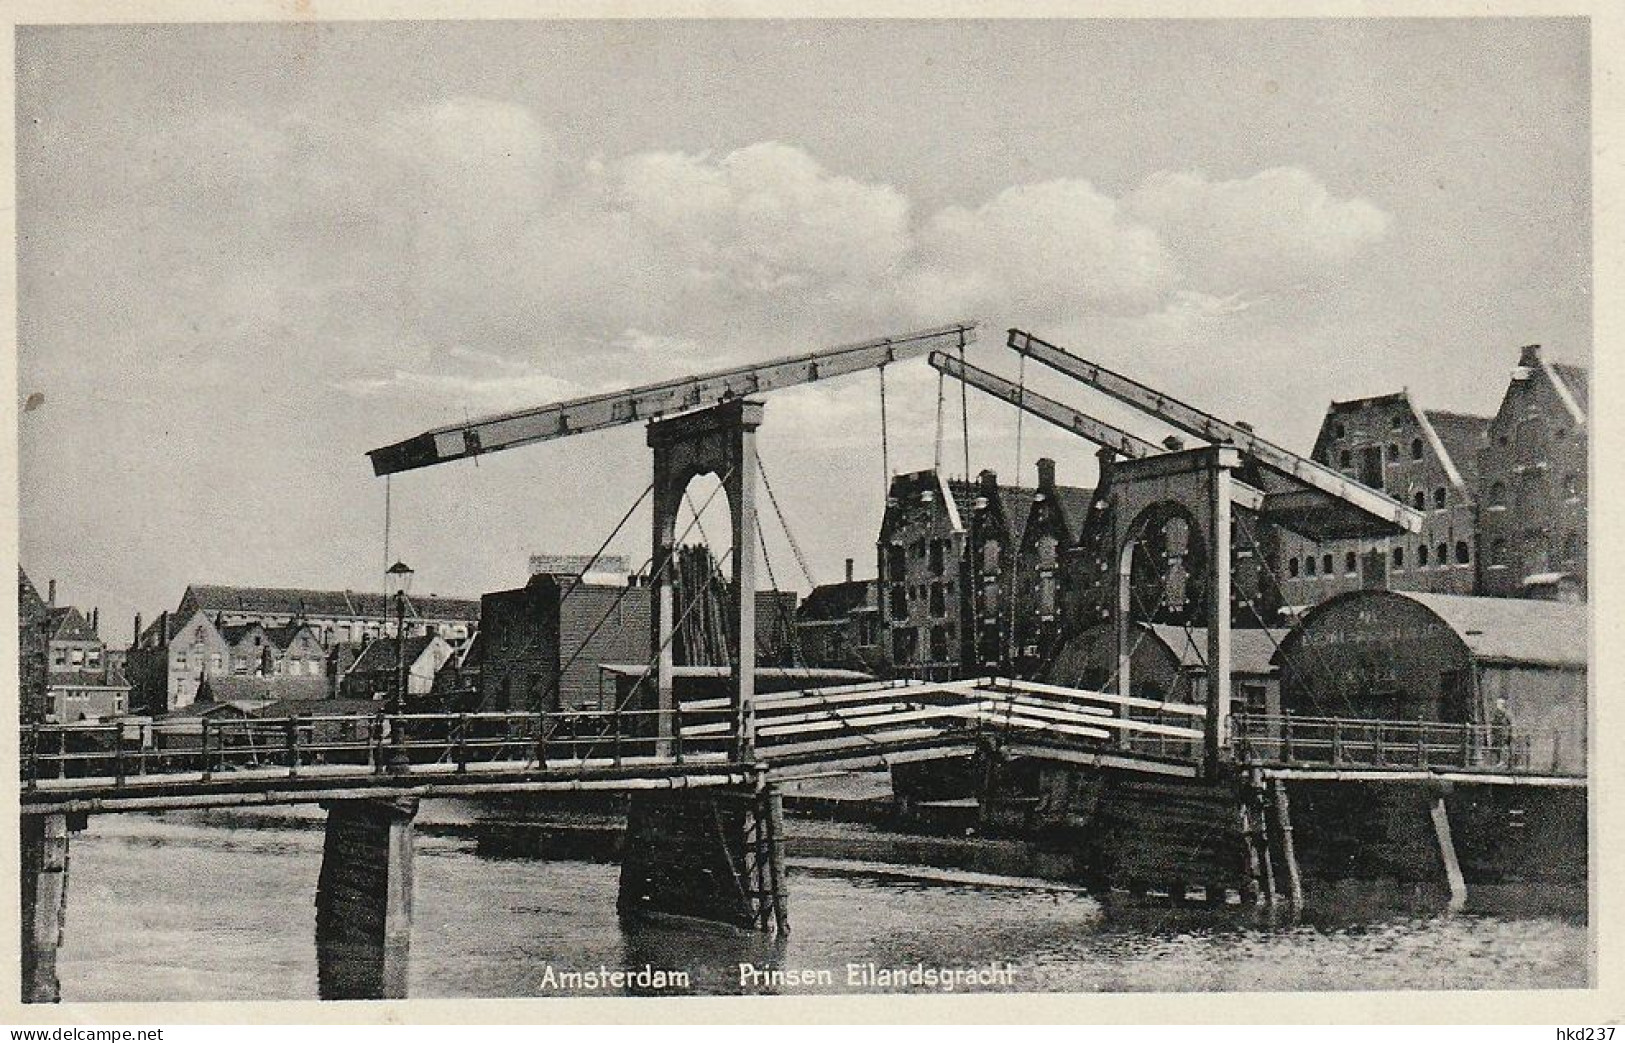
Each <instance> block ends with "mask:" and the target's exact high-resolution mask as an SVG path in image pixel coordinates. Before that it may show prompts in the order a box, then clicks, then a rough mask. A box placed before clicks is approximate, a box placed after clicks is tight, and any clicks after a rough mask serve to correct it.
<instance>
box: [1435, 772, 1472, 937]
mask: <svg viewBox="0 0 1625 1043" xmlns="http://www.w3.org/2000/svg"><path fill="white" fill-rule="evenodd" d="M1429 814H1430V816H1431V817H1432V819H1433V835H1434V836H1435V837H1436V838H1438V841H1439V856H1440V858H1441V859H1442V860H1443V862H1444V874H1445V879H1446V880H1447V881H1448V882H1449V884H1450V911H1451V912H1453V913H1457V912H1460V911H1461V910H1462V909H1463V908H1464V907H1465V906H1466V904H1467V881H1466V878H1465V877H1463V876H1462V873H1461V863H1460V862H1458V861H1457V860H1456V844H1455V840H1454V839H1453V838H1452V836H1451V833H1450V809H1449V808H1448V807H1447V806H1446V805H1445V798H1444V795H1443V794H1439V795H1437V796H1435V797H1434V798H1433V806H1432V808H1431V809H1430V811H1429Z"/></svg>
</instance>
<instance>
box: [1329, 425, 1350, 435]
mask: <svg viewBox="0 0 1625 1043" xmlns="http://www.w3.org/2000/svg"><path fill="white" fill-rule="evenodd" d="M1346 433H1347V429H1346V428H1344V427H1343V425H1342V424H1333V425H1332V437H1333V438H1342V437H1343V436H1344V435H1345V434H1346Z"/></svg>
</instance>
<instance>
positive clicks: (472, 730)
mask: <svg viewBox="0 0 1625 1043" xmlns="http://www.w3.org/2000/svg"><path fill="white" fill-rule="evenodd" d="M658 724H659V713H658V711H655V710H581V711H567V712H566V711H561V712H550V713H543V714H536V713H518V712H508V713H461V714H389V713H378V714H300V715H295V716H289V717H274V718H272V717H249V718H240V719H237V718H234V719H227V720H213V719H210V718H207V717H204V718H201V719H197V720H189V721H169V722H166V721H155V722H146V721H108V722H81V723H76V724H57V725H48V724H40V725H34V726H31V727H28V728H25V729H24V730H23V734H22V743H21V751H20V752H21V757H20V765H19V767H20V768H21V775H22V782H23V785H24V787H25V788H34V787H36V786H38V785H39V784H40V783H41V782H43V781H49V780H55V779H71V778H86V779H91V778H94V779H105V780H112V782H113V783H114V784H115V785H122V784H123V783H124V782H126V781H127V780H130V779H132V778H141V777H144V776H154V775H164V776H169V775H181V774H191V775H195V776H196V777H198V778H199V779H200V780H202V781H209V780H211V779H213V778H215V777H218V776H222V775H227V774H230V773H234V772H244V771H262V772H263V771H265V770H266V769H272V770H273V771H275V770H280V771H281V772H282V773H284V774H287V775H297V774H298V773H299V772H300V771H301V770H302V769H318V768H321V769H330V770H343V769H344V768H346V767H347V768H349V769H351V770H354V771H359V772H365V771H369V770H370V771H373V772H378V773H382V772H385V771H389V770H400V769H405V770H441V771H455V772H468V771H477V770H482V766H486V765H496V766H504V765H506V766H515V765H519V766H524V765H536V766H544V765H545V766H550V767H552V766H569V765H572V764H574V765H581V766H597V767H619V766H622V765H625V764H629V763H637V762H639V761H646V760H649V759H660V760H677V761H682V760H683V759H684V758H692V757H705V756H710V757H711V758H713V759H714V758H715V757H716V756H720V755H724V754H725V753H726V751H727V749H728V746H729V743H730V741H731V740H730V737H729V736H726V735H723V736H715V737H713V736H694V737H684V736H681V735H679V736H677V737H675V738H673V739H672V741H671V742H670V743H669V744H668V745H667V746H666V749H665V751H664V752H662V751H661V749H660V744H659V743H658V741H657V733H658Z"/></svg>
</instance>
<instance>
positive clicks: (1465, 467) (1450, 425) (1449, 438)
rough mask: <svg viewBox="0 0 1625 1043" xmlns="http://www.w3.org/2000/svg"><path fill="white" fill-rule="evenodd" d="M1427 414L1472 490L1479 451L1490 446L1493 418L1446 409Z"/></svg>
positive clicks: (1446, 450) (1431, 411) (1453, 461)
mask: <svg viewBox="0 0 1625 1043" xmlns="http://www.w3.org/2000/svg"><path fill="white" fill-rule="evenodd" d="M1425 414H1426V416H1427V420H1428V423H1429V424H1431V425H1433V430H1434V433H1436V434H1437V435H1438V436H1439V441H1440V443H1442V444H1443V445H1444V450H1445V452H1446V453H1447V454H1448V455H1449V457H1450V462H1451V463H1452V464H1454V465H1455V467H1456V469H1457V470H1458V471H1459V472H1460V473H1461V476H1462V479H1463V481H1465V482H1466V483H1467V485H1468V486H1469V488H1470V487H1472V486H1473V484H1474V483H1475V482H1476V481H1477V478H1478V454H1479V450H1480V449H1482V448H1483V447H1484V446H1485V445H1487V444H1488V442H1489V430H1490V423H1491V418H1490V417H1487V416H1474V415H1472V414H1470V413H1453V412H1450V411H1448V410H1444V409H1429V410H1426V411H1425Z"/></svg>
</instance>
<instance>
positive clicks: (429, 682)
mask: <svg viewBox="0 0 1625 1043" xmlns="http://www.w3.org/2000/svg"><path fill="white" fill-rule="evenodd" d="M451 656H452V648H451V645H449V644H447V642H446V639H445V638H443V637H441V636H440V635H439V634H419V635H417V636H415V637H406V638H394V637H381V638H379V639H378V640H376V641H372V642H369V643H368V645H367V648H366V650H365V651H364V652H362V653H361V657H360V658H359V659H357V660H356V661H355V663H354V664H352V665H351V667H350V669H349V670H348V671H347V672H346V673H345V674H344V676H343V677H342V678H341V679H340V681H339V687H338V691H337V692H335V693H334V694H335V695H337V696H338V697H340V698H343V699H388V698H390V697H391V696H393V695H394V694H395V692H396V690H397V688H398V687H399V685H400V681H401V678H400V672H399V671H400V666H399V664H400V662H401V660H402V659H403V658H404V660H405V662H406V678H405V680H406V699H407V701H408V703H419V702H421V701H422V700H423V697H425V696H427V695H428V694H429V691H430V689H432V688H433V687H434V679H435V675H436V674H438V673H439V672H440V668H441V667H443V666H445V665H446V661H447V660H449V659H450V658H451Z"/></svg>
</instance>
